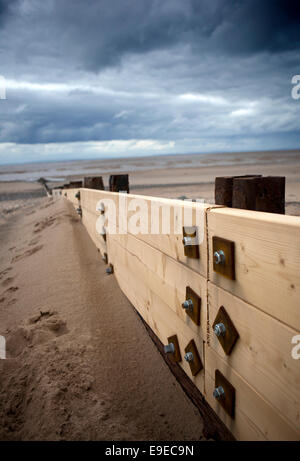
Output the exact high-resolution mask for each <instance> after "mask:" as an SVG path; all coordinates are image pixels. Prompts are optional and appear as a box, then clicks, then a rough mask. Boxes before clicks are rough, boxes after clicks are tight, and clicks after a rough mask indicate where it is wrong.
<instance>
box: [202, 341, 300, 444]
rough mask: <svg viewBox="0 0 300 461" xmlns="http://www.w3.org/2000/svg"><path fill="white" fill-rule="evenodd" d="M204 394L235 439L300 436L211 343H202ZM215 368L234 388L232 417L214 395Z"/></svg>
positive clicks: (286, 438)
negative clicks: (208, 344) (203, 354)
mask: <svg viewBox="0 0 300 461" xmlns="http://www.w3.org/2000/svg"><path fill="white" fill-rule="evenodd" d="M204 347H205V350H204V353H205V398H206V400H207V402H208V403H209V405H210V406H211V407H212V408H213V410H214V411H215V412H216V414H217V415H218V416H219V417H220V418H221V420H222V421H223V422H224V423H225V425H226V426H227V428H228V429H229V430H230V431H231V432H232V434H233V435H234V436H235V437H236V438H237V439H238V440H299V438H300V432H299V429H298V430H296V429H295V428H294V427H293V426H291V425H290V423H289V422H288V421H287V420H286V419H285V418H284V417H282V416H281V415H280V414H279V413H278V412H277V411H276V410H275V409H274V407H273V406H272V405H270V404H269V403H268V402H267V401H266V400H265V399H264V398H263V397H262V396H261V395H260V394H258V393H257V392H256V391H255V389H254V388H253V387H252V386H250V385H249V384H248V382H247V381H245V380H244V379H243V378H242V377H241V376H240V375H239V374H238V373H237V372H236V371H235V370H234V369H233V368H232V367H231V366H229V365H228V363H226V362H225V360H224V359H222V358H221V357H220V356H219V355H218V354H217V353H216V352H215V351H214V350H213V349H212V348H211V347H209V346H207V344H205V346H204ZM215 370H220V371H221V373H222V374H223V375H224V376H225V378H226V379H228V381H229V382H230V383H231V384H232V385H233V387H234V388H235V391H236V395H235V399H236V404H235V418H234V419H232V418H230V416H229V415H227V413H225V411H224V409H223V408H222V407H221V405H220V404H219V403H218V401H217V400H216V399H215V398H214V397H213V390H214V387H215Z"/></svg>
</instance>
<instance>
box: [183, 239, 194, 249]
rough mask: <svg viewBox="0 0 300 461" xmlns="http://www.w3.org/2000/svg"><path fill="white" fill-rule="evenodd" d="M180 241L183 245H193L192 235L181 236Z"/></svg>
mask: <svg viewBox="0 0 300 461" xmlns="http://www.w3.org/2000/svg"><path fill="white" fill-rule="evenodd" d="M182 243H183V245H184V246H185V247H187V246H191V245H193V239H192V237H183V239H182Z"/></svg>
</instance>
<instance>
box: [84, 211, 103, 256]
mask: <svg viewBox="0 0 300 461" xmlns="http://www.w3.org/2000/svg"><path fill="white" fill-rule="evenodd" d="M97 219H98V216H97V215H96V213H91V212H90V211H89V210H87V209H86V208H84V209H83V210H82V223H83V225H84V226H85V228H86V230H87V232H88V233H89V235H90V237H91V239H92V240H93V242H94V243H95V245H96V247H97V248H98V249H99V250H100V253H101V255H102V256H103V255H104V253H107V246H106V242H105V240H104V239H103V237H102V235H100V234H99V233H98V232H97V230H96V222H97Z"/></svg>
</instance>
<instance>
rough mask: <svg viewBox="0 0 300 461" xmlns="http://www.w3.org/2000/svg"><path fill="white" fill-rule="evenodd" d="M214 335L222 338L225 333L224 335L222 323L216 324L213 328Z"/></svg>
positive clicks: (224, 328) (224, 330)
mask: <svg viewBox="0 0 300 461" xmlns="http://www.w3.org/2000/svg"><path fill="white" fill-rule="evenodd" d="M214 333H215V335H216V336H218V337H219V336H224V335H225V333H226V327H225V325H224V323H217V324H216V325H215V326H214Z"/></svg>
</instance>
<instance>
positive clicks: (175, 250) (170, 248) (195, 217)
mask: <svg viewBox="0 0 300 461" xmlns="http://www.w3.org/2000/svg"><path fill="white" fill-rule="evenodd" d="M81 195H82V197H81V203H82V207H83V208H86V209H88V210H89V211H91V212H96V206H97V203H98V202H99V200H103V201H105V199H109V200H110V199H111V200H112V201H113V202H114V204H115V206H116V210H117V219H116V226H117V228H118V231H119V232H121V233H122V232H123V231H122V230H121V229H122V225H121V219H120V217H119V211H120V209H122V210H126V216H127V222H128V223H129V222H132V219H133V217H134V216H136V211H140V221H139V222H142V223H145V229H142V230H141V232H139V233H137V234H136V233H134V232H132V231H131V229H130V228H129V229H128V232H129V233H131V234H133V235H135V237H136V238H138V239H140V240H142V241H144V242H146V243H148V244H149V245H151V246H152V247H153V248H156V249H158V250H160V251H161V252H163V253H164V254H166V255H168V256H170V257H171V258H173V259H175V260H177V261H180V262H181V263H183V264H185V265H187V266H188V267H190V268H191V269H193V270H194V271H196V272H198V273H200V274H201V275H203V276H204V277H206V276H207V242H206V236H207V232H206V219H205V213H206V210H207V209H209V208H210V207H211V205H207V204H204V203H194V202H187V201H183V200H172V199H164V198H157V197H147V196H142V195H133V194H129V195H127V196H126V203H125V205H124V207H123V206H122V205H120V204H121V203H123V202H122V201H124V200H125V198H124V194H118V193H114V192H107V191H94V190H91V189H81ZM141 201H142V203H143V204H144V206H141V207H140V208H139V207H138V205H139V203H141ZM164 206H166V207H170V232H168V233H165V234H164V233H161V232H159V233H153V229H152V228H151V215H152V212H151V210H152V207H153V208H154V209H155V210H156V209H157V210H159V211H158V216H159V222H160V224H159V230H162V224H161V223H162V211H161V207H164ZM136 207H137V208H136ZM184 210H185V211H184ZM189 212H190V214H191V222H190V224H191V225H196V224H199V226H197V227H198V234H199V240H200V245H199V249H200V259H199V260H198V259H192V258H188V257H186V256H185V255H184V247H183V243H182V237H183V236H182V226H181V225H180V224H179V225H178V229H179V231H180V232H179V233H178V231H177V230H176V226H175V225H174V222H179V223H180V218H178V217H179V216H181V217H183V216H184V213H189ZM176 217H177V218H178V219H177V221H176ZM125 221H126V219H125ZM137 231H138V229H137ZM144 231H145V232H146V233H142V232H144ZM123 233H126V232H125V231H124V232H123Z"/></svg>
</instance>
